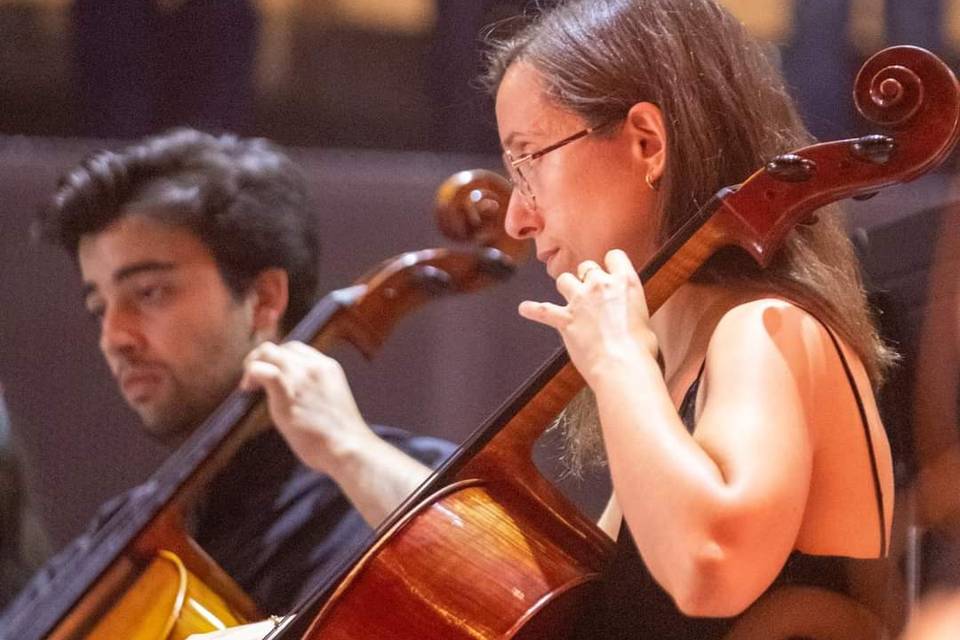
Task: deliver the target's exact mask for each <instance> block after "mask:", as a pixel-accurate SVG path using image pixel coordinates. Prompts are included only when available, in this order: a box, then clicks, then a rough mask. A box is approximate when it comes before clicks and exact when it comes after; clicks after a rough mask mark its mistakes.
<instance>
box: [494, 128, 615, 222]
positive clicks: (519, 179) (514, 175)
mask: <svg viewBox="0 0 960 640" xmlns="http://www.w3.org/2000/svg"><path fill="white" fill-rule="evenodd" d="M615 121H616V120H606V121H604V122H601V123H600V124H598V125H597V126H595V127H587V128H586V129H583V130H581V131H577V132H576V133H575V134H573V135H572V136H567V137H566V138H564V139H563V140H561V141H560V142H554V143H553V144H551V145H549V146H547V147H544V148H543V149H540V150H538V151H534V152H533V153H525V154H523V155H522V156H520V157H519V158H514V157H513V154H512V153H510V152H509V151H504V152H503V165H504V167H506V169H507V176H508V177H509V178H510V182H511V183H513V186H514V188H516V189H517V190H519V191H520V193H521V194H522V195H523V197H525V198H526V199H527V200H528V201H529V202H530V204H532V205H533V206H536V204H537V199H536V197H535V196H534V195H533V187H531V186H530V180H529V179H527V176H525V175H524V173H523V171H522V170H521V169H520V166H521V165H523V164H525V163H528V162H533V161H534V160H536V159H537V158H542V157H543V156H545V155H547V154H548V153H550V152H551V151H556V150H557V149H559V148H560V147H564V146H566V145H568V144H570V143H571V142H573V141H575V140H579V139H580V138H583V137H584V136H588V135H590V134H591V133H593V132H594V131H597V130H598V129H602V128H604V127H606V126H607V125H608V124H610V123H612V122H615Z"/></svg>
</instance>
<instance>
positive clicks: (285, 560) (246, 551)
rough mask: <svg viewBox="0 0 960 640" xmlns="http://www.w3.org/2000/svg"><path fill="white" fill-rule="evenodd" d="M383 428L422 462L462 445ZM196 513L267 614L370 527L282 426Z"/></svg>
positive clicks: (69, 553)
mask: <svg viewBox="0 0 960 640" xmlns="http://www.w3.org/2000/svg"><path fill="white" fill-rule="evenodd" d="M374 431H376V433H377V434H378V435H379V436H380V437H381V438H383V439H384V440H386V441H387V442H389V443H391V444H393V445H394V446H396V447H397V448H399V449H400V450H402V451H404V452H406V453H408V454H409V455H411V456H412V457H414V458H416V459H417V460H419V461H420V462H422V463H424V464H426V465H428V466H430V467H437V466H439V465H440V463H442V462H443V461H444V459H445V458H446V457H447V456H448V455H449V454H450V453H451V452H452V451H453V450H454V446H453V445H452V444H450V443H448V442H445V441H443V440H439V439H437V438H431V437H426V436H412V435H410V434H408V433H406V432H404V431H401V430H399V429H394V428H390V427H380V426H377V427H374ZM149 487H150V485H149V483H148V484H144V485H140V486H138V487H135V488H133V489H132V490H130V491H128V492H127V493H125V494H123V495H121V496H118V497H117V498H114V499H112V500H110V501H109V502H107V503H105V504H104V505H103V506H102V507H101V508H100V509H99V510H98V512H97V515H96V517H95V518H94V520H93V521H92V522H91V523H90V525H89V526H88V528H87V530H86V532H85V533H83V534H82V535H80V536H79V537H78V538H76V539H75V540H74V541H73V542H72V543H70V544H69V545H68V546H67V547H66V548H65V549H64V550H63V551H61V552H60V553H58V554H57V555H56V556H54V557H53V558H52V559H51V560H50V561H49V562H48V563H47V564H46V565H45V566H44V567H43V568H42V569H41V570H40V571H38V572H37V573H36V574H35V575H34V577H33V579H32V580H31V582H30V583H29V584H28V586H27V588H25V589H24V590H23V591H22V592H21V593H20V595H19V596H18V597H17V599H16V600H14V601H13V603H12V604H11V605H10V607H9V608H8V609H7V610H6V611H5V613H4V616H3V617H2V618H0V638H6V637H7V636H6V635H5V634H4V630H5V629H7V628H8V626H9V628H11V629H15V628H16V626H17V620H18V618H19V617H21V616H24V615H29V612H30V610H31V604H32V603H33V602H34V601H35V600H36V599H37V598H42V597H44V596H46V595H47V594H48V592H49V590H50V586H51V582H52V580H53V579H54V577H55V576H56V575H57V574H58V573H59V572H60V571H61V570H63V569H64V568H65V567H67V566H68V565H69V564H70V562H71V561H73V560H74V559H76V558H77V557H78V555H79V554H81V553H83V552H84V551H85V550H86V549H87V548H88V547H89V545H90V540H91V539H92V538H93V536H94V534H95V533H96V532H97V531H98V530H100V529H101V528H102V527H103V526H104V524H105V523H106V522H107V521H108V520H109V519H110V517H111V516H112V515H113V514H114V513H116V512H117V511H119V510H120V509H121V508H124V507H126V505H128V504H129V503H130V502H131V501H134V502H145V501H146V500H147V499H148V498H149V497H150V489H149ZM206 495H207V498H206V500H205V501H204V502H203V503H202V504H201V505H200V506H199V507H198V508H197V509H196V511H195V513H194V514H193V519H192V529H193V534H194V539H195V540H196V541H197V542H198V543H199V544H200V546H201V547H203V548H204V550H206V552H207V553H208V554H210V556H211V557H212V558H213V559H214V560H215V561H217V563H218V564H220V566H221V567H223V568H224V569H225V570H226V572H227V573H228V574H230V575H231V576H232V577H233V578H234V580H236V581H237V583H238V584H239V585H240V586H241V587H242V588H243V589H244V590H245V591H246V592H247V594H249V595H250V596H251V597H252V598H253V600H254V601H255V602H256V603H257V606H258V607H259V608H260V610H261V611H262V612H263V613H265V614H278V613H285V612H287V611H289V610H290V609H292V608H293V606H294V605H295V604H296V603H297V602H298V601H299V600H300V599H301V598H302V597H304V596H306V595H309V594H310V593H311V592H312V591H313V589H314V588H315V587H316V586H318V585H320V584H321V582H322V581H323V580H324V578H326V577H328V575H329V574H330V573H331V572H333V571H335V570H336V569H337V568H338V565H339V564H340V562H342V561H343V560H344V559H345V558H346V557H348V556H349V555H350V554H351V553H353V552H355V551H356V550H357V548H358V545H360V544H362V543H363V542H364V540H366V539H367V537H368V535H369V534H370V533H371V529H370V527H369V526H368V525H367V524H366V522H365V521H364V519H363V517H362V516H361V515H360V513H359V512H358V511H357V510H356V509H354V508H353V507H352V506H351V505H350V503H349V502H348V501H347V499H346V497H345V496H344V495H343V493H342V492H341V491H340V489H339V487H337V485H336V484H335V483H334V482H333V480H331V479H330V477H329V476H326V475H323V474H318V473H316V472H313V471H311V470H309V469H308V468H307V467H305V466H303V465H302V464H301V463H300V462H299V461H298V460H297V458H296V456H294V454H293V453H292V452H291V451H290V449H289V448H288V447H287V445H286V443H285V442H284V441H283V439H282V438H281V437H280V435H279V434H277V432H275V431H272V430H271V431H268V432H265V433H263V434H261V435H259V436H257V437H256V438H254V439H253V440H251V441H250V442H248V443H246V444H245V445H244V446H243V447H242V448H241V449H240V451H238V452H237V455H236V456H235V457H234V459H233V460H232V461H231V463H230V464H229V465H228V466H227V468H225V469H224V470H223V471H222V472H221V473H220V474H219V475H218V476H217V477H216V478H215V479H214V480H213V482H211V484H210V487H209V490H208V491H207V493H206Z"/></svg>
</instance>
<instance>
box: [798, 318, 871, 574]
mask: <svg viewBox="0 0 960 640" xmlns="http://www.w3.org/2000/svg"><path fill="white" fill-rule="evenodd" d="M800 308H801V309H803V307H800ZM804 311H806V309H804ZM807 314H809V315H810V317H811V318H813V319H815V320H816V321H817V322H819V323H820V325H821V326H822V327H823V328H824V329H826V330H827V335H829V336H830V340H831V342H833V346H834V348H835V349H836V350H837V355H839V356H840V363H841V364H842V365H843V372H844V373H845V374H846V376H847V381H848V382H849V383H850V390H851V391H852V392H853V398H854V400H856V401H857V410H858V411H859V412H860V424H862V425H863V436H864V438H866V440H867V452H868V453H869V454H870V470H871V471H872V472H873V493H874V495H875V496H876V499H877V513H879V514H880V557H881V558H882V557H883V556H885V555H886V553H887V519H886V517H885V514H884V509H883V489H882V488H881V487H880V471H879V470H878V468H877V455H876V453H875V452H874V450H873V438H872V437H871V436H870V425H869V423H868V422H867V411H866V409H865V408H864V406H863V398H862V397H861V396H860V389H859V388H858V387H857V383H856V380H854V378H853V372H852V371H850V365H849V363H848V362H847V356H846V355H844V353H843V349H842V348H841V347H840V341H839V340H837V336H836V335H835V334H834V333H833V329H831V328H830V327H829V326H827V324H826V323H825V322H824V321H823V320H821V319H820V318H818V317H817V316H815V315H813V314H812V313H810V312H809V311H807Z"/></svg>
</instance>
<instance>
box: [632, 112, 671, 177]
mask: <svg viewBox="0 0 960 640" xmlns="http://www.w3.org/2000/svg"><path fill="white" fill-rule="evenodd" d="M624 128H625V129H626V131H627V133H628V135H629V136H630V139H631V148H632V149H633V153H634V159H635V160H636V161H637V162H638V163H639V166H641V167H642V169H643V172H644V175H645V177H646V178H647V180H648V181H649V182H652V183H654V184H655V183H656V182H657V181H659V180H660V178H661V177H662V176H663V172H664V169H665V168H666V165H667V129H666V126H665V125H664V121H663V112H662V111H660V107H658V106H657V105H655V104H653V103H652V102H638V103H637V104H635V105H633V106H632V107H630V111H628V112H627V119H626V121H625V123H624Z"/></svg>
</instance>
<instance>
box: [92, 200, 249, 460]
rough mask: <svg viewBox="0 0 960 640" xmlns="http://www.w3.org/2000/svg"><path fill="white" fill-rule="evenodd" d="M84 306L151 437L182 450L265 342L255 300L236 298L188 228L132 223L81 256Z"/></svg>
mask: <svg viewBox="0 0 960 640" xmlns="http://www.w3.org/2000/svg"><path fill="white" fill-rule="evenodd" d="M78 259H79V263H80V273H81V275H82V277H83V288H84V304H85V305H86V307H87V309H88V310H89V311H90V313H91V314H92V315H93V316H94V317H96V318H98V320H99V322H100V350H101V351H102V352H103V355H104V357H105V358H106V360H107V364H108V365H109V366H110V371H111V372H112V373H113V376H114V378H115V379H116V381H117V384H118V385H119V387H120V392H121V393H122V394H123V397H124V399H126V401H127V403H128V404H129V405H130V407H131V408H133V410H134V411H136V412H137V413H138V414H139V415H140V418H141V419H142V420H143V424H144V426H145V428H146V429H147V431H148V432H149V433H150V434H151V435H153V436H155V437H156V438H158V439H160V440H162V441H164V442H167V443H175V442H177V441H178V440H180V439H181V438H184V437H186V436H187V435H189V433H190V431H191V430H192V429H193V428H194V427H196V426H197V425H198V424H199V423H201V422H202V421H203V420H204V419H205V418H206V417H207V416H208V415H209V414H210V413H211V412H212V411H213V409H215V408H216V406H217V405H218V404H219V403H220V401H221V400H223V398H224V397H225V396H226V395H227V394H228V393H229V392H230V391H231V390H233V388H234V387H235V386H236V384H237V382H238V381H239V379H240V375H241V369H242V366H243V358H244V356H245V355H246V354H247V352H248V351H249V350H250V349H251V348H252V347H253V346H254V345H255V344H256V342H258V339H257V335H256V331H255V328H254V321H253V311H252V309H253V303H252V301H251V297H252V294H251V295H248V296H246V297H245V298H244V299H242V300H237V299H236V298H235V297H234V296H232V295H231V292H230V290H229V289H228V288H227V286H226V284H225V283H224V281H223V279H222V277H221V276H220V273H219V271H218V270H217V266H216V263H215V262H214V259H213V256H212V255H211V254H210V251H209V250H208V249H207V248H206V246H205V245H204V244H203V243H202V242H201V241H200V240H199V238H197V237H196V236H195V235H194V234H193V233H191V232H190V231H189V230H187V229H183V228H180V227H176V226H171V225H167V224H164V223H162V222H158V221H155V220H152V219H150V218H147V217H145V216H142V215H136V214H133V215H127V216H124V217H122V218H120V219H119V220H117V221H116V222H114V223H113V224H112V225H110V226H109V227H107V228H106V229H104V230H103V231H101V232H99V233H94V234H89V235H85V236H83V237H82V238H81V239H80V244H79V249H78Z"/></svg>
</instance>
